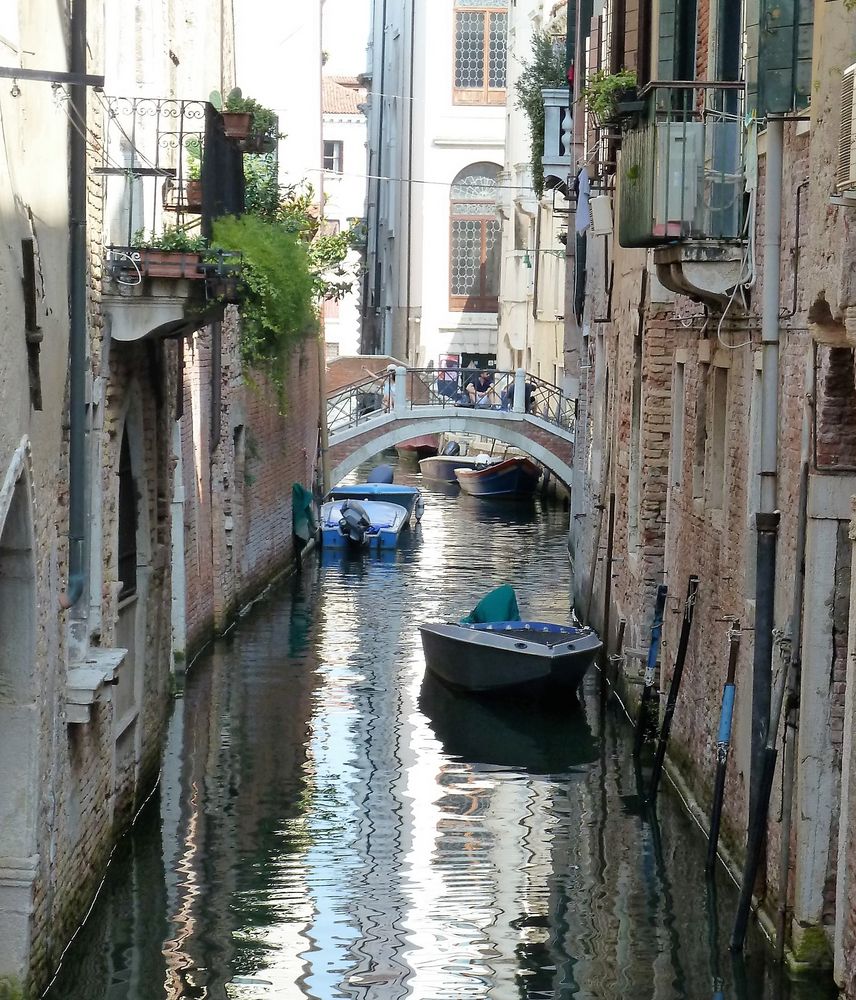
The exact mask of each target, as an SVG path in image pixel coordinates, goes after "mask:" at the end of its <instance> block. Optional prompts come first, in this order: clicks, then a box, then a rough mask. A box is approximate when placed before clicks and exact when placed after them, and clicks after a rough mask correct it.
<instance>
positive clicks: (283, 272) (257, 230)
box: [213, 215, 315, 404]
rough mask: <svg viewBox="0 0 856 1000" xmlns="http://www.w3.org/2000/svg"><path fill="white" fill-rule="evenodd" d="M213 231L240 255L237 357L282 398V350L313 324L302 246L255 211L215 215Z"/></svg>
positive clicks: (216, 238)
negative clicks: (240, 290) (264, 379)
mask: <svg viewBox="0 0 856 1000" xmlns="http://www.w3.org/2000/svg"><path fill="white" fill-rule="evenodd" d="M213 236H214V242H215V243H216V244H217V245H218V246H223V247H228V249H230V250H237V251H240V253H241V254H242V255H243V263H242V269H241V281H242V285H243V294H242V300H241V357H242V359H243V361H244V364H245V365H246V366H247V367H248V368H254V369H257V370H259V371H262V372H264V374H265V375H266V376H267V377H268V379H269V380H270V382H271V383H272V384H273V385H274V387H275V388H276V390H277V392H278V394H279V397H280V403H281V404H282V403H284V399H283V395H282V394H283V386H284V373H285V365H286V361H287V357H288V354H289V353H290V351H291V349H292V347H293V346H294V345H295V344H297V343H299V342H300V341H301V340H302V339H303V338H304V337H306V336H307V335H309V334H310V333H312V332H314V330H315V309H314V303H313V294H312V293H313V279H312V275H311V273H310V270H309V260H308V255H307V252H306V247H305V245H304V244H303V243H302V242H301V241H300V239H299V238H298V237H297V236H296V235H295V234H294V233H291V232H289V231H288V230H287V229H286V228H285V227H284V226H283V225H281V224H280V223H278V222H275V221H270V220H267V219H264V218H261V217H260V216H257V215H242V216H241V217H240V218H236V217H234V216H227V217H225V218H222V219H218V220H217V221H216V222H215V223H214V233H213Z"/></svg>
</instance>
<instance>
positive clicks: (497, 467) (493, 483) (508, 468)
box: [455, 457, 541, 497]
mask: <svg viewBox="0 0 856 1000" xmlns="http://www.w3.org/2000/svg"><path fill="white" fill-rule="evenodd" d="M455 478H456V479H457V480H458V483H459V484H460V486H461V489H462V490H463V491H464V493H469V494H470V495H471V496H477V497H521V496H531V495H532V494H533V493H534V492H535V487H536V486H537V485H538V480H539V479H540V478H541V470H540V469H539V468H538V466H537V465H536V464H535V463H534V462H533V461H532V460H531V459H529V458H524V457H514V458H505V459H502V460H501V461H499V462H492V463H491V464H490V465H486V466H484V468H475V469H465V468H457V469H455Z"/></svg>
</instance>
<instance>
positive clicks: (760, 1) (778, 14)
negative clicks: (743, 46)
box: [746, 0, 814, 117]
mask: <svg viewBox="0 0 856 1000" xmlns="http://www.w3.org/2000/svg"><path fill="white" fill-rule="evenodd" d="M753 8H760V9H759V10H758V14H759V15H760V17H759V22H760V23H757V22H755V21H754V18H755V17H756V16H757V14H756V13H755V11H754V10H753ZM746 13H747V18H746V23H747V32H746V42H747V67H746V84H747V92H748V97H749V107H750V108H752V107H753V106H755V107H757V111H758V115H759V117H765V116H766V115H768V114H787V113H788V112H790V111H793V110H794V109H796V108H803V107H805V106H806V105H807V104H808V101H809V99H810V96H811V56H812V42H813V34H814V5H813V3H812V0H748V3H747V12H746Z"/></svg>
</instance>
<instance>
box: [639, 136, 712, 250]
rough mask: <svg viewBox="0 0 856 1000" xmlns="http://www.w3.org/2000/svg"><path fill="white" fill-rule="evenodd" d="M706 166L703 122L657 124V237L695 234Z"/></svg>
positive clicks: (655, 224) (678, 236)
mask: <svg viewBox="0 0 856 1000" xmlns="http://www.w3.org/2000/svg"><path fill="white" fill-rule="evenodd" d="M703 168H704V125H703V124H702V123H701V122H680V121H679V122H667V123H664V124H661V125H658V126H657V141H656V145H655V160H654V220H653V221H654V226H653V230H652V232H653V235H654V236H658V237H660V238H665V239H669V238H673V239H681V237H686V236H690V235H691V234H692V232H693V230H694V229H695V228H696V227H695V225H694V223H695V218H696V215H697V213H698V211H699V207H700V200H701V189H700V185H701V184H702V183H703V179H702V170H703Z"/></svg>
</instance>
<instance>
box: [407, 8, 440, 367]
mask: <svg viewBox="0 0 856 1000" xmlns="http://www.w3.org/2000/svg"><path fill="white" fill-rule="evenodd" d="M415 41H416V0H410V79H409V82H408V88H409V89H408V91H407V96H408V98H409V100H410V109H409V111H408V114H407V277H406V279H405V280H406V283H407V287H406V289H405V295H406V308H405V328H404V357H405V358H406V359H407V363H408V364H410V363H411V362H416V361H417V360H418V359H417V358H411V357H410V305H411V303H410V276H411V273H412V264H413V262H412V261H411V248H412V244H413V236H412V234H413V56H414V52H415ZM439 364H440V363H439V359H438V362H437V366H438V367H439Z"/></svg>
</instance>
